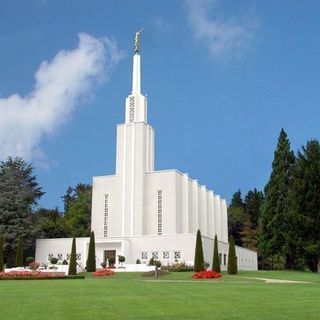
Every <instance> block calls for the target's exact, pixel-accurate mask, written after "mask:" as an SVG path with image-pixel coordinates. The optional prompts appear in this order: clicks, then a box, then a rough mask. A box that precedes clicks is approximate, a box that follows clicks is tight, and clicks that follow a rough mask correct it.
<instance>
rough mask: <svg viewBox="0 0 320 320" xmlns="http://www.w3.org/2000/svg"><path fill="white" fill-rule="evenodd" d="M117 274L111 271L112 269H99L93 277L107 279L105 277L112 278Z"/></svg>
mask: <svg viewBox="0 0 320 320" xmlns="http://www.w3.org/2000/svg"><path fill="white" fill-rule="evenodd" d="M114 274H115V272H114V271H112V270H110V269H107V268H103V269H97V271H96V272H93V273H92V275H93V276H94V277H105V276H112V275H114Z"/></svg>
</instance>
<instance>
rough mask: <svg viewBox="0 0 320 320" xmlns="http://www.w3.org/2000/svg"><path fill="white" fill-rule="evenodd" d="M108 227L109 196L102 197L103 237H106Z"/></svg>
mask: <svg viewBox="0 0 320 320" xmlns="http://www.w3.org/2000/svg"><path fill="white" fill-rule="evenodd" d="M108 227H109V195H108V194H105V195H104V220H103V236H104V237H107V236H108Z"/></svg>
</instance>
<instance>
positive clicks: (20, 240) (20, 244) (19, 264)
mask: <svg viewBox="0 0 320 320" xmlns="http://www.w3.org/2000/svg"><path fill="white" fill-rule="evenodd" d="M23 250H24V243H23V237H22V236H19V238H18V246H17V252H16V267H23Z"/></svg>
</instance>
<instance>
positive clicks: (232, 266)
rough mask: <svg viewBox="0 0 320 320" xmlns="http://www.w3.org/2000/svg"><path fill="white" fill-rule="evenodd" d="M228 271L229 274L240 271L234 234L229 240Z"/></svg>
mask: <svg viewBox="0 0 320 320" xmlns="http://www.w3.org/2000/svg"><path fill="white" fill-rule="evenodd" d="M228 273H229V274H237V273H238V264H237V256H236V248H235V245H234V239H233V236H231V237H230V241H229V257H228Z"/></svg>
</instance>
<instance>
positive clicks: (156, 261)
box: [154, 260, 161, 268]
mask: <svg viewBox="0 0 320 320" xmlns="http://www.w3.org/2000/svg"><path fill="white" fill-rule="evenodd" d="M154 265H155V266H156V268H160V267H161V261H159V260H154Z"/></svg>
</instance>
